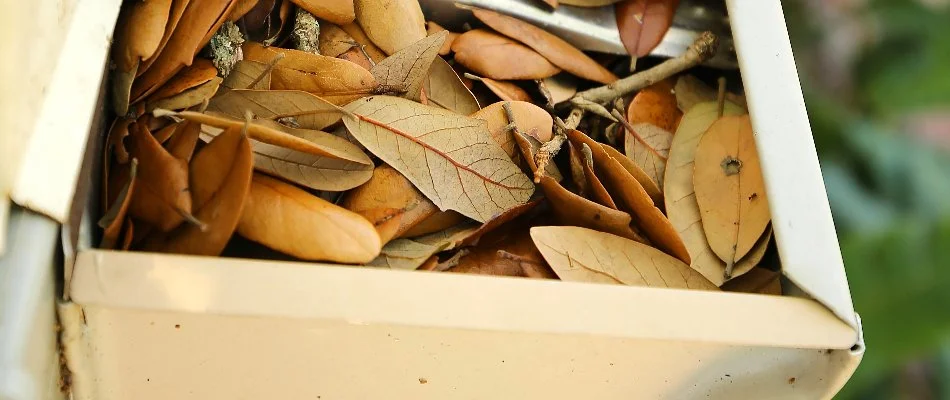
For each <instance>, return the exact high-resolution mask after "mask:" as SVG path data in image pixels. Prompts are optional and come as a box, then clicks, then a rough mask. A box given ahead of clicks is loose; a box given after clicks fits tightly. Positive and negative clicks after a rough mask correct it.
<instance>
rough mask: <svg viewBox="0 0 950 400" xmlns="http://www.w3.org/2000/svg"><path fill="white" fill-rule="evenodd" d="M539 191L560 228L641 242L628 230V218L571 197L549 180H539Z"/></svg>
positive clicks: (585, 200) (581, 199)
mask: <svg viewBox="0 0 950 400" xmlns="http://www.w3.org/2000/svg"><path fill="white" fill-rule="evenodd" d="M540 186H541V189H542V190H544V196H545V197H547V198H548V201H549V202H550V203H551V210H552V211H553V212H554V215H555V216H557V218H558V220H559V222H560V223H561V224H563V225H569V226H582V227H586V228H591V229H595V230H598V231H602V232H609V233H613V234H615V235H619V236H623V237H625V238H628V239H631V240H637V241H644V239H643V238H642V237H641V236H640V235H639V234H637V233H636V232H634V230H633V229H631V228H630V214H627V213H625V212H623V211H618V210H614V209H612V208H609V207H604V206H602V205H600V204H597V203H594V202H593V201H590V200H587V199H585V198H583V197H581V196H578V195H576V194H574V193H571V192H570V191H568V190H567V189H564V187H562V186H561V185H560V184H558V183H557V181H555V180H554V179H551V178H550V177H547V176H543V177H541V184H540Z"/></svg>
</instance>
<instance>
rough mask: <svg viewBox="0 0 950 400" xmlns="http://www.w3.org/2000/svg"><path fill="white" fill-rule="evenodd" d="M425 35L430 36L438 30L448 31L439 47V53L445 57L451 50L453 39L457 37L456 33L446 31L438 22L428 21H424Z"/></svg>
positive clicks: (438, 31)
mask: <svg viewBox="0 0 950 400" xmlns="http://www.w3.org/2000/svg"><path fill="white" fill-rule="evenodd" d="M426 24H427V25H426V35H429V36H432V35H435V34H437V33H440V32H448V36H446V38H445V42H444V43H442V47H440V48H439V55H440V56H442V57H445V56H447V55H449V53H451V52H452V43H453V42H455V39H456V38H457V37H459V34H458V33H455V32H452V31H448V30H446V29H445V28H443V27H442V26H440V25H439V24H437V23H435V22H433V21H429V22H427V23H426Z"/></svg>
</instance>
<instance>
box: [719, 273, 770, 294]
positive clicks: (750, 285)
mask: <svg viewBox="0 0 950 400" xmlns="http://www.w3.org/2000/svg"><path fill="white" fill-rule="evenodd" d="M781 278H782V274H781V273H780V272H776V271H772V270H770V269H766V268H753V269H752V270H751V271H749V272H748V273H746V274H745V275H742V276H741V277H738V278H736V279H733V280H730V281H729V282H726V283H725V284H724V285H722V290H724V291H726V292H742V293H758V294H770V295H774V296H781V295H782V280H781Z"/></svg>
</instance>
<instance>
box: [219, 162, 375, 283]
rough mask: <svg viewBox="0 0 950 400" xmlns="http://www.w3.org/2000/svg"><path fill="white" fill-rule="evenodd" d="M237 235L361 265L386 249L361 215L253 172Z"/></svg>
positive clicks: (288, 251) (308, 255) (302, 255)
mask: <svg viewBox="0 0 950 400" xmlns="http://www.w3.org/2000/svg"><path fill="white" fill-rule="evenodd" d="M237 230H238V233H240V234H241V236H244V237H246V238H248V239H250V240H252V241H255V242H258V243H261V244H263V245H265V246H267V247H270V248H272V249H274V250H278V251H280V252H283V253H286V254H290V255H292V256H294V257H298V258H302V259H304V260H311V261H333V262H339V263H348V264H359V263H365V262H369V261H371V260H373V259H374V258H376V256H377V255H378V254H379V251H380V248H381V247H382V245H381V243H380V241H379V234H377V233H376V230H375V229H373V225H372V224H371V223H369V221H367V220H366V219H365V218H363V217H361V216H360V215H359V214H356V213H353V212H351V211H348V210H346V209H344V208H342V207H339V206H337V205H334V204H332V203H329V202H327V201H325V200H323V199H321V198H319V197H317V196H314V195H311V194H310V193H307V192H305V191H303V190H301V189H298V188H297V187H295V186H293V185H289V184H286V183H284V182H281V181H279V180H277V179H273V178H270V177H267V176H265V175H261V174H254V180H253V184H252V185H251V191H250V193H249V194H248V196H247V206H246V207H245V209H244V213H243V215H242V216H241V222H240V223H239V224H238V229H237Z"/></svg>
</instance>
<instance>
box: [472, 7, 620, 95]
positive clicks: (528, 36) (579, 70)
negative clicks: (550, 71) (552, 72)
mask: <svg viewBox="0 0 950 400" xmlns="http://www.w3.org/2000/svg"><path fill="white" fill-rule="evenodd" d="M472 12H473V13H474V14H475V17H476V18H478V19H479V20H481V21H482V22H484V23H485V24H486V25H488V26H490V27H491V28H492V29H494V30H496V31H498V32H501V33H502V34H503V35H505V36H508V37H510V38H513V39H515V40H518V41H521V42H522V43H524V44H525V45H527V46H528V47H530V48H532V49H534V50H535V51H537V52H538V53H540V54H541V55H542V56H544V57H545V58H547V59H548V60H550V61H551V62H552V63H553V64H554V65H557V66H558V67H560V68H563V69H564V70H565V71H567V72H570V73H572V74H574V75H576V76H579V77H581V78H584V79H590V80H592V81H596V82H600V83H611V82H613V81H615V80H617V76H615V75H614V74H613V73H611V72H610V71H608V70H607V69H606V68H604V67H603V66H601V65H600V64H599V63H598V62H597V61H594V60H593V59H591V58H590V57H588V56H587V55H586V54H584V53H583V52H581V51H580V50H578V49H577V48H576V47H574V46H571V45H570V44H569V43H567V42H565V41H564V40H563V39H561V38H559V37H557V36H554V35H553V34H550V33H548V32H547V31H545V30H543V29H541V28H538V27H536V26H534V25H531V24H529V23H527V22H524V21H521V20H519V19H517V18H513V17H509V16H507V15H503V14H499V13H496V12H494V11H488V10H482V9H478V8H476V9H473V10H472ZM459 39H461V37H459ZM509 60H518V61H516V63H518V64H520V63H521V60H520V59H517V58H511V59H509ZM486 75H487V74H486ZM489 76H490V75H489ZM490 77H491V78H496V79H504V78H497V77H494V76H490Z"/></svg>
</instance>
